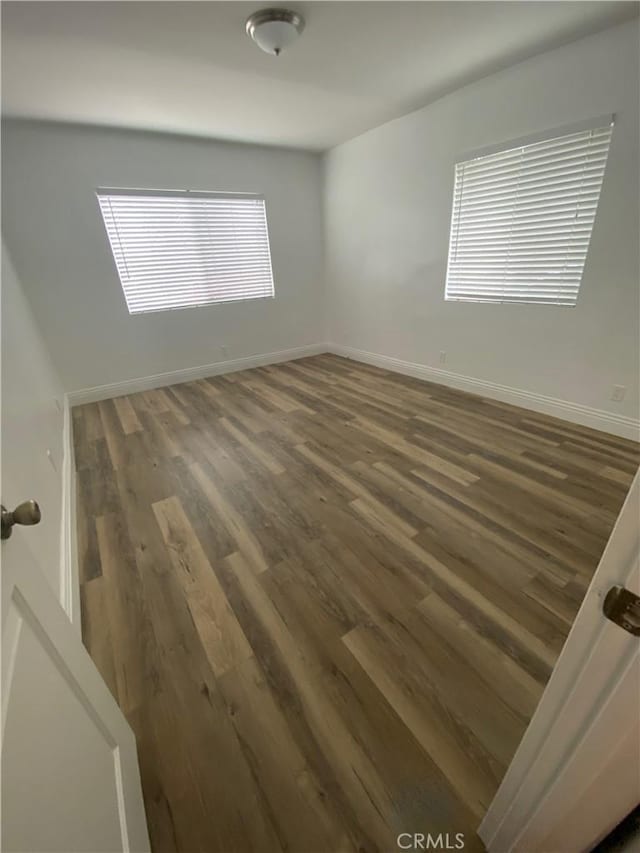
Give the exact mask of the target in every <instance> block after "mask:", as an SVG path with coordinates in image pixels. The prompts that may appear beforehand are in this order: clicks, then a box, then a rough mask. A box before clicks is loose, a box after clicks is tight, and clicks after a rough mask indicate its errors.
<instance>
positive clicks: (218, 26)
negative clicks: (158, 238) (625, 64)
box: [2, 0, 638, 150]
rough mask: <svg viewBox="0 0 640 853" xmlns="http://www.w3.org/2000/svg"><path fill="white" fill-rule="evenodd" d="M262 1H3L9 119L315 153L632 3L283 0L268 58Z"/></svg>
mask: <svg viewBox="0 0 640 853" xmlns="http://www.w3.org/2000/svg"><path fill="white" fill-rule="evenodd" d="M265 5H269V4H268V2H266V3H265V2H263V3H261V2H259V0H257V2H251V3H246V2H131V0H129V2H57V0H50V2H3V3H2V70H3V75H2V95H3V112H4V113H5V114H7V115H14V116H23V117H29V118H40V119H54V120H60V121H73V122H83V123H90V124H100V125H115V126H123V127H131V128H142V129H148V130H161V131H168V132H174V133H183V134H190V135H197V136H207V137H215V138H221V139H234V140H243V141H247V142H260V143H267V144H275V145H286V146H295V147H300V148H310V149H320V150H321V149H325V148H328V147H331V146H333V145H335V144H337V143H339V142H342V141H344V140H345V139H349V138H350V137H352V136H355V135H357V134H358V133H361V132H362V131H364V130H366V129H368V128H370V127H374V126H375V125H378V124H381V123H382V122H384V121H387V120H388V119H390V118H393V117H395V116H398V115H402V114H403V113H405V112H407V111H409V110H411V109H414V108H416V107H419V106H422V105H424V104H426V103H428V102H430V101H432V100H435V99H436V98H438V97H440V96H441V95H443V94H445V93H446V92H449V91H451V90H453V89H455V88H457V87H459V86H461V85H464V84H466V83H469V82H471V81H473V80H475V79H477V78H479V77H482V76H484V75H486V74H488V73H491V72H493V71H496V70H499V69H501V68H505V67H507V66H508V65H511V64H513V63H514V62H518V61H520V60H522V59H525V58H527V57H529V56H532V55H534V54H536V53H540V52H542V51H544V50H547V49H550V48H552V47H555V46H558V45H560V44H563V43H565V42H568V41H571V40H573V39H575V38H578V37H580V36H582V35H586V34H588V33H591V32H595V31H596V30H599V29H603V28H604V27H607V26H612V25H613V24H616V23H618V22H620V21H623V20H626V19H628V18H631V17H633V16H634V15H636V14H637V13H638V4H637V3H632V2H609V1H607V2H555V0H546V2H545V1H544V0H543V2H527V0H523V2H348V3H343V2H300V3H299V2H294V0H291V2H290V3H289V5H290V6H291V8H293V9H296V10H297V11H300V12H302V14H303V15H304V16H305V18H306V21H307V27H306V30H305V32H304V33H303V35H302V36H301V38H300V39H299V40H298V41H297V42H296V43H295V44H294V45H292V46H291V47H290V48H288V49H287V51H286V52H285V53H283V54H282V56H280V57H279V58H276V57H273V56H269V55H267V54H265V53H262V52H261V51H260V50H259V49H258V48H257V47H256V46H255V45H254V44H253V43H252V42H251V41H250V40H249V38H248V37H247V36H246V35H245V32H244V21H245V19H246V17H247V16H248V15H249V14H250V13H251V12H253V11H255V10H256V9H257V8H261V7H262V6H265Z"/></svg>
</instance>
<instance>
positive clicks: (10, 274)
mask: <svg viewBox="0 0 640 853" xmlns="http://www.w3.org/2000/svg"><path fill="white" fill-rule="evenodd" d="M62 404H63V392H62V384H61V382H60V378H59V377H58V375H57V373H56V371H55V370H54V368H53V365H52V363H51V358H50V357H49V353H48V352H47V350H46V347H45V346H44V344H43V341H42V337H41V334H40V331H39V329H38V327H37V325H36V323H35V321H34V318H33V315H32V312H31V309H30V307H29V304H28V302H27V300H26V298H25V295H24V292H23V288H22V286H21V284H20V282H19V281H18V278H17V276H16V274H15V270H14V267H13V264H12V263H11V259H10V258H9V256H8V254H7V252H6V249H5V246H4V243H3V245H2V502H3V503H4V504H5V505H6V506H7V507H8V508H9V509H13V508H14V507H15V506H16V505H17V504H19V503H21V502H22V501H23V500H26V499H29V498H32V499H35V500H37V501H38V503H39V504H40V508H41V511H42V520H41V522H40V524H38V525H37V526H35V527H30V528H26V527H16V528H15V529H14V532H13V534H12V536H11V538H10V539H9V540H8V541H6V542H3V543H2V556H3V558H7V559H16V560H24V559H28V560H33V561H34V562H35V564H36V565H37V566H38V568H39V569H40V570H41V571H42V573H43V574H44V576H45V577H46V579H47V581H48V582H49V583H50V584H51V587H52V589H53V591H54V592H55V594H56V596H58V595H59V593H60V519H61V513H62V462H63V459H62V455H63V445H62V429H63V415H62ZM47 450H49V451H50V453H51V461H50V459H49V458H48V457H47ZM52 462H53V464H52Z"/></svg>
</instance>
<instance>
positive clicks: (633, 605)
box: [602, 586, 640, 637]
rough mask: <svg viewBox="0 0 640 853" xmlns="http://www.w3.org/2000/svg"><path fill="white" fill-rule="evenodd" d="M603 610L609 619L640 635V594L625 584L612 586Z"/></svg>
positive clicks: (637, 635)
mask: <svg viewBox="0 0 640 853" xmlns="http://www.w3.org/2000/svg"><path fill="white" fill-rule="evenodd" d="M602 610H603V612H604V615H605V616H606V617H607V619H611V621H612V622H615V623H616V625H619V626H620V627H621V628H624V630H625V631H628V632H629V633H630V634H633V635H634V637H640V595H636V594H635V592H631V591H630V590H628V589H625V588H624V587H623V586H612V587H611V589H610V590H609V592H608V593H607V594H606V596H605V599H604V602H603V605H602Z"/></svg>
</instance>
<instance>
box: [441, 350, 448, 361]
mask: <svg viewBox="0 0 640 853" xmlns="http://www.w3.org/2000/svg"><path fill="white" fill-rule="evenodd" d="M446 363H447V354H446V352H445V351H444V350H443V349H441V350H440V364H446Z"/></svg>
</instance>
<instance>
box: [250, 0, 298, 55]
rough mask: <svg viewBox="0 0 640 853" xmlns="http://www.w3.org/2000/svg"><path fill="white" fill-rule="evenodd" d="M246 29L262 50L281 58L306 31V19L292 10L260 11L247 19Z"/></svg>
mask: <svg viewBox="0 0 640 853" xmlns="http://www.w3.org/2000/svg"><path fill="white" fill-rule="evenodd" d="M245 29H246V31H247V35H249V36H251V38H252V39H253V40H254V42H255V43H256V44H257V45H258V47H259V48H260V49H261V50H264V52H265V53H271V54H272V55H273V56H280V53H281V52H282V50H283V49H284V48H285V47H287V46H288V45H290V44H291V42H293V41H295V40H296V39H297V38H298V36H299V35H300V33H301V32H302V30H303V29H304V18H303V17H302V15H299V14H298V13H297V12H292V11H291V10H290V9H260V11H259V12H254V13H253V15H250V16H249V17H248V18H247V23H246V25H245Z"/></svg>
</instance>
